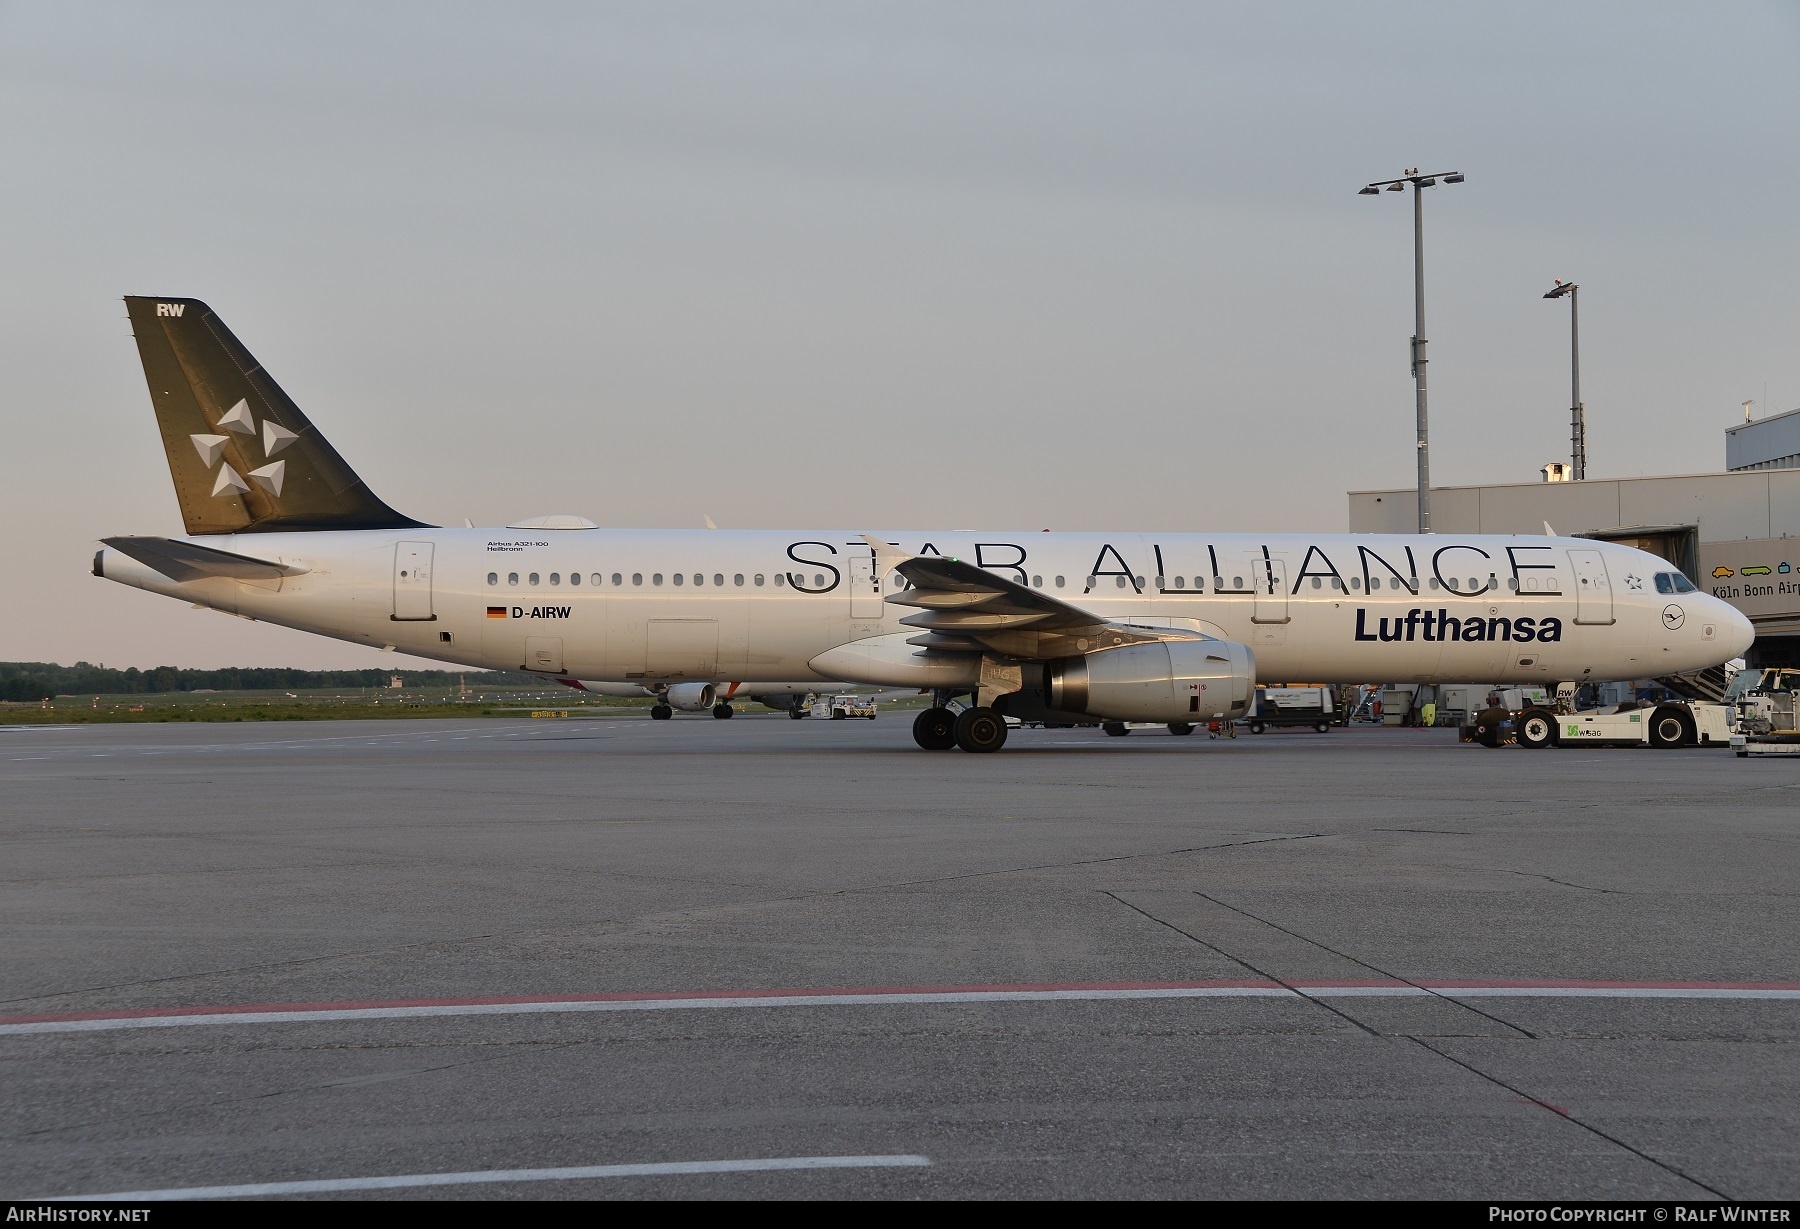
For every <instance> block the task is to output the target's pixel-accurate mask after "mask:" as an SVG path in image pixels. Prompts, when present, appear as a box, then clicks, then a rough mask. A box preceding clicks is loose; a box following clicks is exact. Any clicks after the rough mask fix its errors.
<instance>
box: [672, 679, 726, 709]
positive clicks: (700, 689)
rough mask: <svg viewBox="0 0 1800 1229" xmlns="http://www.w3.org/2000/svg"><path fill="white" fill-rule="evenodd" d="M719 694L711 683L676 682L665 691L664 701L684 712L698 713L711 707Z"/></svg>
mask: <svg viewBox="0 0 1800 1229" xmlns="http://www.w3.org/2000/svg"><path fill="white" fill-rule="evenodd" d="M717 694H718V693H717V692H716V691H715V690H714V688H713V685H712V684H711V683H676V684H675V685H674V686H672V687H670V688H669V689H668V690H667V691H665V692H663V702H664V703H665V704H667V705H668V706H669V707H670V708H678V709H680V710H681V711H682V712H684V713H697V712H700V711H701V710H703V709H709V708H711V707H712V706H713V704H714V703H715V702H716V700H715V697H716V696H717Z"/></svg>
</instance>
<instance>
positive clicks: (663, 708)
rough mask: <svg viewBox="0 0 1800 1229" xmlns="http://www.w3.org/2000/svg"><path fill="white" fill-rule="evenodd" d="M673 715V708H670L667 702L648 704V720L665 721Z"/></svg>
mask: <svg viewBox="0 0 1800 1229" xmlns="http://www.w3.org/2000/svg"><path fill="white" fill-rule="evenodd" d="M674 715H675V710H674V709H672V708H670V707H669V706H668V705H667V704H652V705H651V706H650V720H652V721H667V720H668V719H669V718H671V717H673V716H674Z"/></svg>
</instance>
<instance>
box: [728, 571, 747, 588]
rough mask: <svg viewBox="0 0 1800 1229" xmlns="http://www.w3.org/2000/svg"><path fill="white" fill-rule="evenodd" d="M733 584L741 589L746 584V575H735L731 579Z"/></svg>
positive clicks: (739, 573)
mask: <svg viewBox="0 0 1800 1229" xmlns="http://www.w3.org/2000/svg"><path fill="white" fill-rule="evenodd" d="M731 583H732V584H734V585H737V586H739V587H740V588H741V587H742V586H743V584H744V574H743V573H742V572H738V573H736V574H734V575H733V576H732V578H731Z"/></svg>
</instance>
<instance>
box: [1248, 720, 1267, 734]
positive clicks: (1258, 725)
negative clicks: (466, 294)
mask: <svg viewBox="0 0 1800 1229" xmlns="http://www.w3.org/2000/svg"><path fill="white" fill-rule="evenodd" d="M1267 728H1268V727H1267V726H1265V725H1264V724H1263V723H1262V722H1260V721H1252V722H1251V723H1250V732H1251V733H1252V734H1261V733H1262V732H1263V731H1264V730H1266V729H1267Z"/></svg>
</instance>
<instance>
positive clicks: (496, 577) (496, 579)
mask: <svg viewBox="0 0 1800 1229" xmlns="http://www.w3.org/2000/svg"><path fill="white" fill-rule="evenodd" d="M1658 579H1660V577H1659V578H1658ZM499 583H500V573H498V572H489V573H488V585H489V587H490V588H491V587H492V586H494V585H497V584H499Z"/></svg>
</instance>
